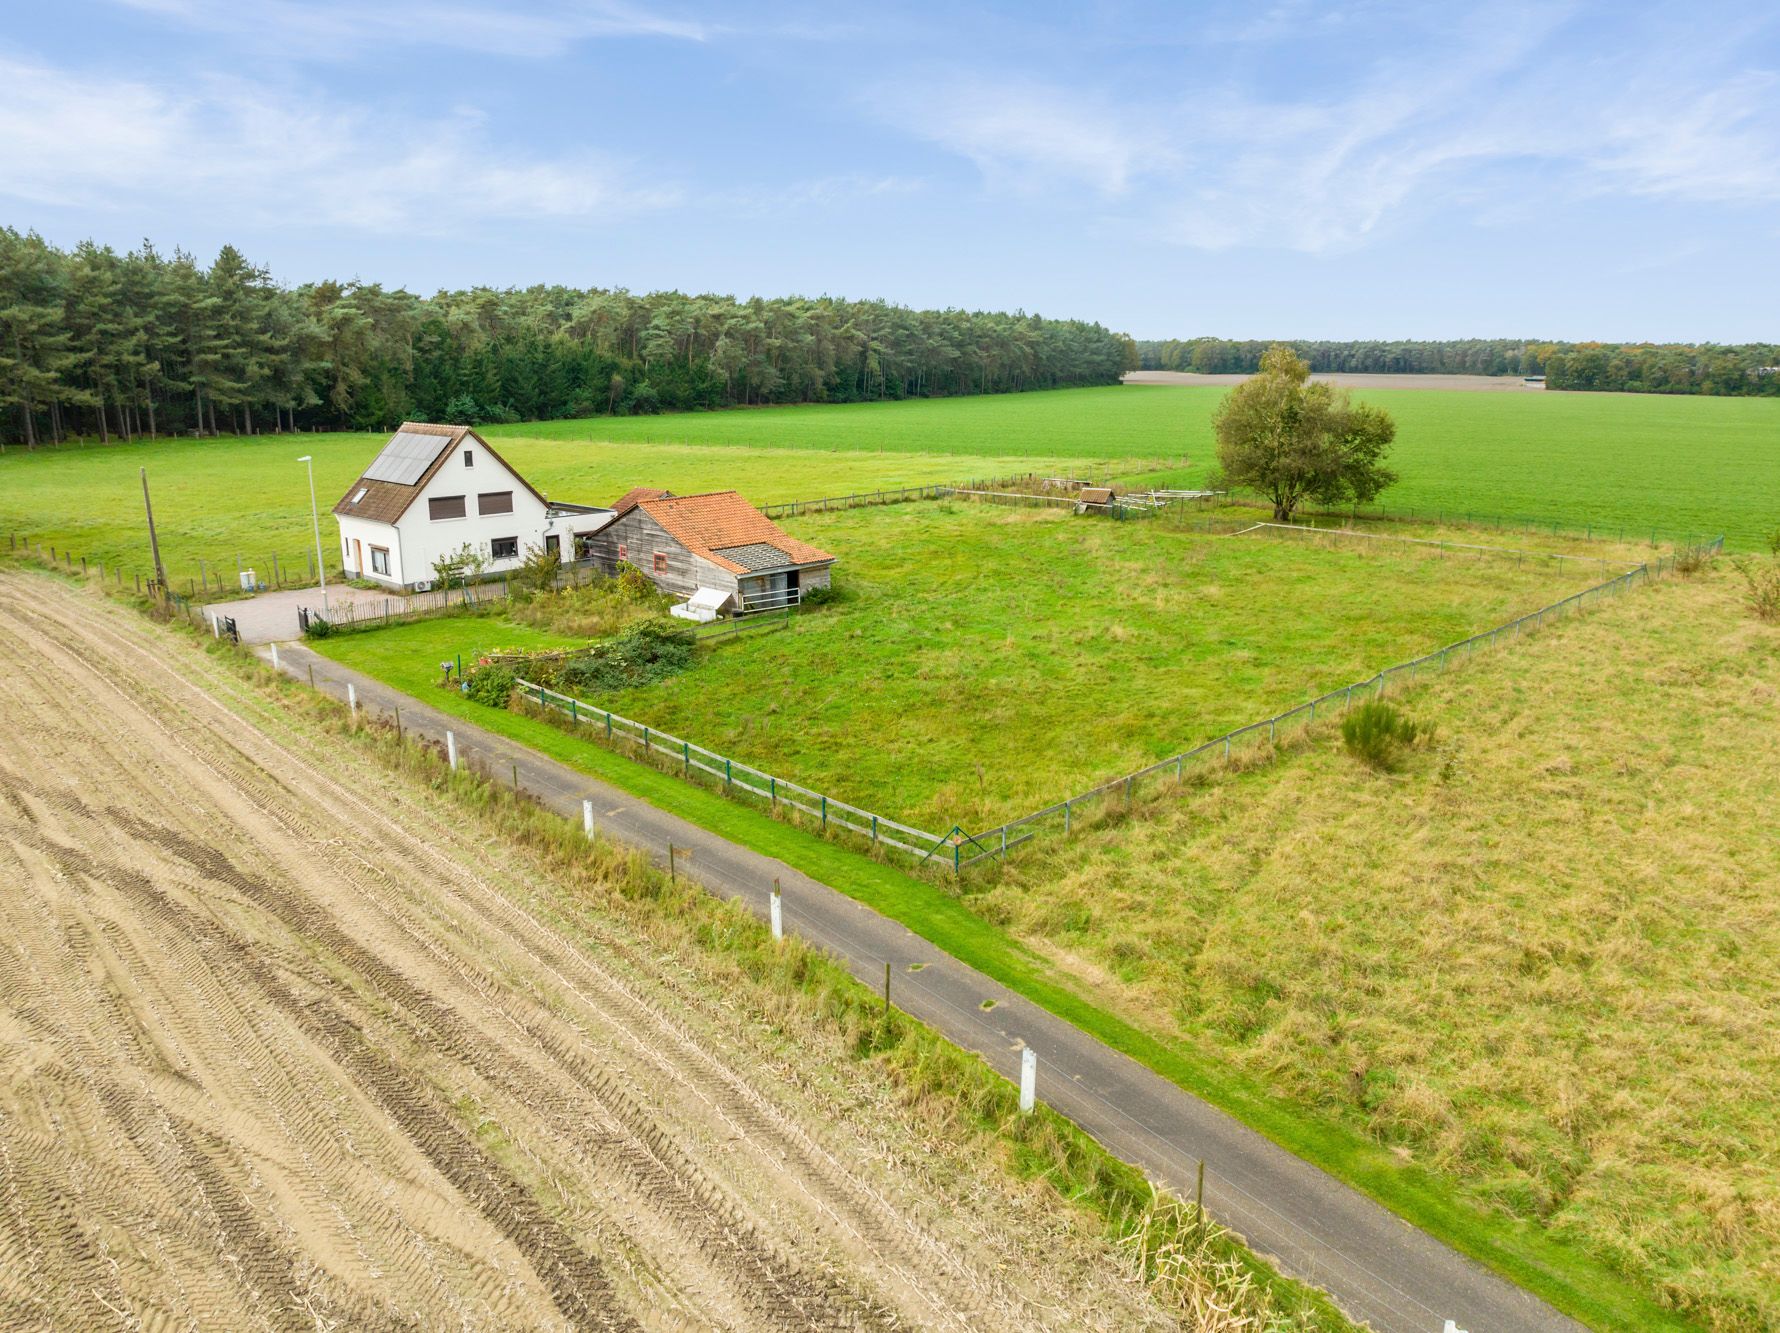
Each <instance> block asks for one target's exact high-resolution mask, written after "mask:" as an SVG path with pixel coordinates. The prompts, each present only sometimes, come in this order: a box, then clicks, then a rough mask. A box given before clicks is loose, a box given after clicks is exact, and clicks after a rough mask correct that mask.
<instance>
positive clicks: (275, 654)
mask: <svg viewBox="0 0 1780 1333" xmlns="http://www.w3.org/2000/svg"><path fill="white" fill-rule="evenodd" d="M278 669H279V667H278V645H277V644H273V645H272V670H274V671H277V670H278Z"/></svg>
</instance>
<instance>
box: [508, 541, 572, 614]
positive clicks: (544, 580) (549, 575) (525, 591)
mask: <svg viewBox="0 0 1780 1333" xmlns="http://www.w3.org/2000/svg"><path fill="white" fill-rule="evenodd" d="M561 568H562V557H561V556H560V555H559V554H558V553H557V552H555V551H553V550H549V549H548V548H546V547H543V546H528V547H526V548H525V563H524V564H522V565H521V566H520V567H519V568H518V569H516V570H514V571H513V572H512V573H511V574H509V575H507V586H508V588H509V590H510V594H511V596H512V597H513V599H514V600H515V601H519V602H524V601H527V600H529V599H531V598H533V597H536V596H537V595H538V594H539V593H546V592H550V591H551V590H552V589H554V588H555V587H556V574H557V571H558V570H560V569H561Z"/></svg>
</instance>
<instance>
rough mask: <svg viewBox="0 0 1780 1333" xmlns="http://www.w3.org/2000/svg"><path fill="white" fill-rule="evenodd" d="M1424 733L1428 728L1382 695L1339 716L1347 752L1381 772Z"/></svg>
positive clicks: (1399, 759)
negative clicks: (1382, 697)
mask: <svg viewBox="0 0 1780 1333" xmlns="http://www.w3.org/2000/svg"><path fill="white" fill-rule="evenodd" d="M1427 737H1428V728H1426V727H1423V726H1422V725H1421V724H1420V723H1418V722H1416V721H1415V720H1414V719H1413V718H1410V717H1408V716H1406V715H1405V714H1404V713H1402V712H1401V711H1400V710H1399V709H1398V708H1397V706H1396V705H1395V704H1393V703H1388V702H1386V701H1385V700H1383V699H1368V700H1367V701H1366V702H1365V703H1363V704H1358V705H1356V706H1355V707H1353V708H1350V709H1349V710H1348V711H1347V713H1346V714H1344V715H1343V716H1342V719H1341V743H1342V744H1343V745H1345V746H1346V747H1347V752H1348V753H1349V754H1351V755H1352V756H1353V757H1354V758H1355V759H1358V760H1359V761H1360V762H1361V763H1362V764H1364V765H1366V767H1368V768H1372V769H1377V770H1378V771H1379V772H1381V773H1388V772H1391V771H1393V770H1394V769H1396V768H1397V766H1398V765H1399V764H1400V763H1401V762H1402V759H1403V755H1404V752H1405V751H1406V750H1408V749H1409V747H1410V746H1412V745H1414V744H1415V743H1416V742H1417V741H1420V740H1426V739H1427Z"/></svg>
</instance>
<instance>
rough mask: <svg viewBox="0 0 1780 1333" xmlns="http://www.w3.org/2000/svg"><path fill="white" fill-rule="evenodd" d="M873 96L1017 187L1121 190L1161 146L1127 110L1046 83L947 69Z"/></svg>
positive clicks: (893, 115)
mask: <svg viewBox="0 0 1780 1333" xmlns="http://www.w3.org/2000/svg"><path fill="white" fill-rule="evenodd" d="M870 100H871V102H872V103H873V104H874V107H875V109H876V111H877V113H878V114H879V115H880V116H881V117H883V118H884V119H887V120H889V121H891V122H893V123H895V124H897V125H900V126H901V127H902V128H904V129H906V130H908V131H910V132H912V133H914V134H916V135H919V136H920V137H922V138H925V139H929V140H932V141H933V142H935V143H938V144H940V145H942V146H943V147H945V148H947V149H949V150H951V151H952V152H954V153H957V154H959V155H960V156H963V157H966V158H969V159H970V160H971V161H972V162H974V163H975V164H976V165H977V167H978V168H979V169H980V170H981V171H982V172H983V174H984V175H985V176H986V177H987V178H988V179H989V180H990V182H991V183H992V184H994V185H996V186H999V187H1003V188H1008V189H1013V190H1017V191H1031V190H1040V189H1046V188H1052V187H1057V186H1064V187H1074V186H1086V187H1088V188H1089V189H1090V190H1094V191H1097V192H1098V193H1101V194H1106V195H1117V194H1122V193H1124V192H1125V190H1126V189H1127V188H1128V187H1129V186H1130V185H1131V184H1132V181H1133V178H1134V176H1135V175H1136V174H1137V172H1138V170H1139V168H1140V166H1141V164H1142V163H1143V162H1144V161H1145V160H1147V159H1148V158H1149V157H1151V156H1154V155H1157V154H1158V153H1159V151H1160V150H1158V149H1156V148H1155V147H1153V146H1148V145H1145V144H1144V142H1143V141H1142V138H1141V135H1140V133H1139V126H1138V124H1136V123H1134V122H1133V121H1132V120H1131V119H1130V117H1129V115H1128V113H1127V112H1125V111H1124V110H1121V109H1120V108H1117V107H1116V106H1114V105H1112V104H1110V103H1108V102H1105V101H1103V100H1100V99H1098V98H1096V97H1093V96H1090V95H1085V94H1079V93H1075V92H1072V91H1070V90H1067V89H1063V88H1059V87H1055V86H1051V85H1046V84H1042V83H1036V82H1022V81H1004V82H995V81H992V80H986V79H980V78H973V77H965V76H962V75H946V76H942V77H940V78H937V79H927V80H917V81H907V82H899V83H898V84H897V85H895V86H892V87H881V88H879V89H877V90H876V91H875V92H874V93H873V94H871V97H870Z"/></svg>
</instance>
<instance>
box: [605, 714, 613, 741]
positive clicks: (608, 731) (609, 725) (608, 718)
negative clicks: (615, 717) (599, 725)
mask: <svg viewBox="0 0 1780 1333" xmlns="http://www.w3.org/2000/svg"><path fill="white" fill-rule="evenodd" d="M606 739H607V740H611V739H612V715H611V714H610V713H607V714H606Z"/></svg>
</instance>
